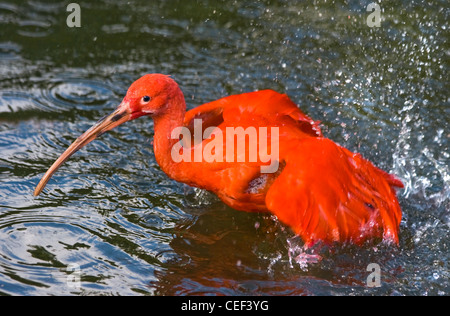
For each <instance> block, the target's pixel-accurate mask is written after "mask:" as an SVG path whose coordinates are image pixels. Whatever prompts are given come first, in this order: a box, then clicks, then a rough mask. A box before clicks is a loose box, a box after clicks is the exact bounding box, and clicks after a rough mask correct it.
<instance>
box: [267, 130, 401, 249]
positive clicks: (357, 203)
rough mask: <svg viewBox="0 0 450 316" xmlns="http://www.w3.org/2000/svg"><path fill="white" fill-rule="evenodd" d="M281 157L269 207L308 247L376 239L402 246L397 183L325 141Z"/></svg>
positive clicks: (310, 141)
mask: <svg viewBox="0 0 450 316" xmlns="http://www.w3.org/2000/svg"><path fill="white" fill-rule="evenodd" d="M280 151H281V155H282V157H281V159H284V161H285V167H284V169H283V171H282V172H281V174H280V175H279V177H278V178H277V179H276V180H275V181H274V183H273V184H272V186H271V187H270V189H269V190H268V192H267V195H266V206H267V208H268V209H269V210H270V211H271V212H272V213H274V214H275V215H276V216H277V217H278V218H279V219H280V220H281V221H282V222H284V223H286V224H287V225H289V226H291V227H292V228H293V230H294V231H295V232H296V233H297V234H299V235H300V236H301V237H302V238H303V239H304V240H305V242H306V243H307V244H314V243H315V242H316V241H318V240H323V241H326V242H334V241H353V242H355V243H362V242H364V241H365V240H367V239H368V238H371V237H372V238H373V237H377V236H380V237H381V236H383V238H384V239H386V240H391V241H393V242H395V243H398V227H399V224H400V220H401V210H400V207H399V204H398V201H397V197H396V192H395V189H394V188H393V186H402V184H401V182H400V181H399V180H397V179H395V178H394V177H393V176H391V175H388V174H387V173H385V172H383V171H381V170H380V169H378V168H376V167H375V166H373V165H372V164H371V163H370V162H369V161H367V160H365V159H363V158H362V157H361V155H359V154H353V153H351V152H350V151H348V150H346V149H344V148H342V147H340V146H338V145H336V144H335V143H333V142H332V141H331V140H329V139H326V138H307V139H303V140H298V141H296V142H295V141H293V142H291V143H290V144H284V148H282V149H280Z"/></svg>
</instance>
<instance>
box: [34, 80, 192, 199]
mask: <svg viewBox="0 0 450 316" xmlns="http://www.w3.org/2000/svg"><path fill="white" fill-rule="evenodd" d="M181 98H183V101H182V102H179V101H180V100H177V99H181ZM174 101H178V102H174ZM173 104H183V105H184V97H183V94H182V93H181V90H180V88H179V87H178V85H177V83H176V82H175V81H174V80H173V79H172V78H170V77H169V76H166V75H161V74H148V75H145V76H143V77H141V78H139V79H138V80H136V81H135V82H134V83H133V84H132V85H131V86H130V88H129V89H128V91H127V94H126V95H125V97H124V99H123V100H122V102H121V103H120V105H119V106H118V107H117V109H116V110H115V111H114V112H112V113H111V114H110V115H107V116H105V117H104V118H102V119H100V120H99V121H98V122H97V123H96V124H95V125H94V126H92V127H91V128H90V129H89V130H87V131H86V132H85V133H84V134H83V135H81V136H80V137H78V139H77V140H75V141H74V142H73V143H72V145H70V146H69V148H67V150H66V151H65V152H64V153H63V154H62V155H61V156H60V157H59V158H58V159H57V160H56V161H55V163H54V164H53V165H52V166H51V167H50V168H49V169H48V171H47V173H46V174H45V175H44V177H43V178H42V180H41V181H40V182H39V184H38V186H37V187H36V190H35V191H34V195H35V196H37V195H39V194H40V193H41V192H42V190H43V189H44V187H45V185H46V184H47V182H48V180H50V178H51V176H52V175H53V174H54V173H55V172H56V170H57V169H58V168H59V167H60V166H61V165H62V164H63V163H64V162H65V161H66V160H67V159H69V157H70V156H72V155H73V154H74V153H75V152H76V151H78V150H79V149H81V148H82V147H84V146H86V145H87V144H89V143H90V142H92V141H93V140H94V139H96V138H97V137H98V136H100V135H101V134H103V133H105V132H107V131H109V130H111V129H113V128H115V127H116V126H119V125H120V124H123V123H125V122H127V121H131V120H134V119H136V118H138V117H141V116H144V115H148V116H151V117H153V118H155V120H156V119H157V118H159V117H161V116H164V115H165V114H167V113H170V112H171V111H172V112H173V111H174V110H175V111H176V110H177V109H172V108H170V106H171V105H173ZM169 108H170V109H169Z"/></svg>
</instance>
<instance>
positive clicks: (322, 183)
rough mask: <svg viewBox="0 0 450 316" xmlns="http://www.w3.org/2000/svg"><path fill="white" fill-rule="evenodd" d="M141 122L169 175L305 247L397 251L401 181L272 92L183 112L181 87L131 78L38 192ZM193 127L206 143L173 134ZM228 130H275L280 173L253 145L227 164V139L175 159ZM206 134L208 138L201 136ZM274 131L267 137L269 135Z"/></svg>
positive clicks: (155, 77)
mask: <svg viewBox="0 0 450 316" xmlns="http://www.w3.org/2000/svg"><path fill="white" fill-rule="evenodd" d="M145 115H147V116H150V117H152V118H153V120H154V141H153V145H154V154H155V158H156V161H157V163H158V164H159V166H160V167H161V169H162V170H163V171H164V172H165V173H166V174H167V175H168V176H169V177H170V178H172V179H174V180H176V181H179V182H183V183H187V184H189V185H191V186H194V187H198V188H201V189H205V190H209V191H211V192H213V193H215V194H216V195H217V196H218V197H219V198H220V199H221V200H222V201H223V202H224V203H226V204H227V205H229V206H230V207H232V208H234V209H237V210H242V211H257V212H270V213H272V214H274V215H276V217H277V218H278V219H279V220H280V221H282V222H283V223H285V224H286V225H288V226H289V227H291V228H292V230H293V231H294V232H295V233H296V234H298V235H299V236H300V237H301V238H302V239H303V240H304V241H305V244H306V245H313V244H315V243H316V242H318V241H323V242H324V243H332V242H349V243H354V244H362V243H363V242H364V241H367V240H373V239H383V240H387V241H390V242H392V243H394V244H398V242H399V237H398V233H399V225H400V220H401V216H402V213H401V209H400V206H399V203H398V200H397V196H396V190H395V189H396V188H401V187H403V184H402V182H401V181H400V180H398V179H397V178H396V177H395V176H393V175H390V174H388V173H386V172H384V171H382V170H380V169H378V168H377V167H375V166H374V165H373V164H372V163H371V162H369V161H368V160H366V159H364V158H363V157H362V156H361V155H360V154H357V153H352V152H350V151H349V150H347V149H345V148H343V147H341V146H339V145H337V144H336V143H334V142H333V141H331V140H329V139H327V138H325V137H324V136H323V135H322V132H321V130H320V127H319V123H318V122H315V121H313V120H312V119H311V118H309V117H308V116H307V115H305V114H304V113H303V112H302V111H301V110H300V109H299V108H298V107H297V106H296V104H295V103H293V102H292V101H291V100H290V99H289V97H288V96H287V95H285V94H280V93H277V92H275V91H272V90H263V91H256V92H250V93H244V94H240V95H232V96H228V97H225V98H222V99H219V100H217V101H213V102H210V103H206V104H203V105H201V106H199V107H197V108H194V109H192V110H190V111H188V112H186V103H185V99H184V96H183V93H182V91H181V89H180V88H179V86H178V84H177V83H176V82H175V81H174V80H173V79H172V78H171V77H170V76H166V75H162V74H148V75H145V76H143V77H141V78H140V79H138V80H137V81H135V82H134V83H133V84H132V85H131V86H130V88H129V89H128V91H127V94H126V96H125V97H124V99H123V101H122V102H121V103H120V105H119V106H118V108H117V109H116V110H115V111H114V112H113V113H111V114H110V115H108V116H106V117H105V118H103V119H101V120H100V121H99V122H97V123H96V124H95V125H94V126H93V127H91V128H90V129H89V130H88V131H86V132H85V133H84V134H83V135H81V136H80V137H79V138H78V139H77V140H75V142H73V144H72V145H70V147H69V148H68V149H67V150H66V151H65V152H64V153H63V154H62V155H61V156H60V157H59V159H57V160H56V161H55V163H54V164H53V165H52V166H51V167H50V169H49V170H48V171H47V173H46V174H45V175H44V177H43V178H42V180H41V181H40V182H39V184H38V186H37V187H36V190H35V192H34V195H35V196H37V195H39V194H40V193H41V192H42V190H43V188H44V187H45V185H46V184H47V182H48V180H49V179H50V177H51V176H52V175H53V173H54V172H55V171H56V170H57V169H58V168H59V167H60V166H61V164H63V163H64V162H65V161H66V160H67V159H68V158H69V157H70V156H71V155H72V154H73V153H75V152H76V151H77V150H79V149H80V148H82V147H83V146H85V145H86V144H88V143H90V142H91V141H93V140H94V139H95V138H96V137H98V136H99V135H100V134H103V133H104V132H106V131H109V130H111V129H113V128H114V127H116V126H118V125H120V124H122V123H125V122H127V121H131V120H134V119H136V118H138V117H141V116H145ZM195 122H199V123H201V133H202V135H203V136H204V137H202V139H201V140H200V143H199V141H198V140H197V141H196V140H195V139H194V140H193V143H192V142H191V139H189V138H188V137H187V136H185V135H184V134H183V135H182V136H178V137H173V134H174V133H173V131H174V130H176V129H180V128H181V127H185V128H186V129H188V130H189V131H192V130H193V129H194V133H196V131H195V125H196V124H195ZM197 125H198V124H197ZM229 127H242V128H246V129H247V128H248V127H254V128H255V130H256V128H258V129H257V131H259V132H258V134H259V136H261V131H262V130H261V129H260V128H261V127H266V128H269V127H270V128H274V127H276V128H278V130H277V131H278V133H277V136H278V139H277V141H276V142H274V143H269V142H267V143H268V145H267V150H268V151H269V150H272V151H274V150H275V146H276V147H277V148H276V149H277V151H278V153H277V154H278V155H277V157H276V159H277V161H276V162H277V164H276V167H277V168H276V169H275V170H273V171H272V172H263V169H262V168H261V167H263V166H266V167H267V166H268V164H269V163H271V162H268V161H267V159H266V160H265V161H262V159H257V160H256V161H255V160H253V161H250V160H249V159H248V155H249V147H250V146H247V147H246V150H245V152H244V154H245V155H246V156H245V157H240V158H241V159H239V157H237V155H236V153H234V154H233V155H234V156H232V157H231V158H233V157H234V158H235V160H233V159H225V158H226V157H221V155H225V154H226V153H225V149H223V148H221V145H223V146H224V147H225V145H224V144H225V143H226V142H227V141H222V143H220V142H217V141H216V142H215V143H214V144H215V146H210V147H214V148H210V153H211V154H212V155H214V157H215V158H223V159H200V160H194V161H189V160H187V159H174V153H175V154H186V153H188V154H189V155H190V154H193V151H195V150H196V148H198V146H200V145H204V146H205V147H204V148H206V147H207V146H208V144H209V145H211V142H213V141H215V138H217V137H218V136H219V135H221V134H222V135H225V137H227V133H228V134H230V132H229V130H228V129H227V128H229ZM208 128H210V133H209V135H204V134H203V133H204V132H205V134H206V130H208ZM218 132H221V133H218ZM273 134H274V133H271V132H269V133H267V134H266V135H265V137H267V138H269V137H272V136H273ZM213 135H214V136H213ZM249 136H250V135H244V139H242V138H241V139H240V140H239V141H240V142H242V141H245V140H246V139H249ZM232 137H233V138H234V137H235V135H233V136H232ZM227 139H228V138H227ZM258 139H259V141H260V142H261V138H258ZM272 139H273V137H272ZM274 144H275V145H274ZM250 145H251V144H250ZM177 146H178V147H177ZM238 146H239V143H238V144H236V145H235V148H234V149H236V148H237V147H238ZM174 148H177V149H176V150H174ZM189 155H187V156H185V157H188V156H189ZM227 158H229V157H227ZM243 158H246V159H243ZM207 160H208V161H207ZM272 163H273V162H272Z"/></svg>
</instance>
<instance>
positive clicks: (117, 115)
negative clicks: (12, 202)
mask: <svg viewBox="0 0 450 316" xmlns="http://www.w3.org/2000/svg"><path fill="white" fill-rule="evenodd" d="M131 117H132V114H131V112H130V111H129V109H128V107H127V106H126V105H125V104H124V103H122V104H120V105H119V107H118V108H117V109H116V110H115V111H114V112H113V113H111V114H110V115H107V116H105V117H104V118H102V119H101V120H99V121H98V122H97V123H96V124H95V125H94V126H92V127H91V128H90V129H88V130H87V131H86V132H85V133H84V134H83V135H81V136H80V137H78V139H77V140H76V141H74V142H73V143H72V145H70V146H69V148H67V149H66V151H65V152H64V153H63V154H62V155H61V156H60V157H59V158H58V159H57V160H56V161H55V162H54V163H53V165H52V166H51V167H50V168H49V169H48V170H47V172H46V173H45V175H44V177H43V178H42V179H41V181H40V182H39V184H38V185H37V187H36V189H35V190H34V196H38V195H39V194H40V193H41V192H42V190H43V189H44V187H45V185H46V184H47V182H48V180H50V178H51V177H52V175H53V174H54V173H55V172H56V170H58V168H59V167H60V166H61V165H62V164H63V163H64V162H65V161H66V160H67V159H69V158H70V156H72V155H73V154H74V153H75V152H77V151H78V150H79V149H81V148H82V147H84V146H86V145H87V144H89V143H90V142H92V141H93V140H94V139H96V138H97V137H98V136H100V135H101V134H103V133H105V132H107V131H109V130H111V129H113V128H114V127H116V126H119V125H120V124H122V123H125V122H126V121H129V120H130V119H131Z"/></svg>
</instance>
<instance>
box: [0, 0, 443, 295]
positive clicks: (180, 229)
mask: <svg viewBox="0 0 450 316" xmlns="http://www.w3.org/2000/svg"><path fill="white" fill-rule="evenodd" d="M78 3H79V4H80V7H81V10H82V27H81V28H73V29H71V28H68V27H67V26H66V24H65V23H66V17H67V14H68V13H67V12H66V7H65V5H64V4H63V3H60V4H54V3H52V2H50V1H45V0H42V1H5V0H3V1H1V2H0V24H1V32H0V149H1V151H0V294H12V295H25V294H27V295H30V294H35V295H36V294H44V295H46V294H53V295H58V294H122V295H135V294H151V295H170V294H184V295H187V294H225V295H237V294H255V295H258V294H269V295H318V294H319V295H320V294H329V295H335V294H346V295H370V294H384V295H386V294H387V295H405V294H406V295H424V294H429V295H448V294H449V293H450V291H449V284H448V279H449V273H448V271H449V269H448V259H449V253H450V252H449V227H450V214H449V209H450V205H449V203H450V199H449V195H450V189H449V188H450V171H449V166H450V163H449V155H450V154H449V138H450V134H449V133H450V132H449V130H448V123H449V120H448V118H449V117H450V113H449V109H450V107H449V96H448V92H447V87H446V85H447V78H448V53H449V52H448V49H447V48H446V47H447V45H446V39H447V36H446V34H447V33H448V27H449V25H448V21H449V17H448V10H447V9H446V7H447V5H446V2H444V1H437V0H436V1H431V2H426V3H425V2H424V3H410V2H409V1H402V2H401V4H396V5H395V6H394V5H391V4H387V3H386V4H384V3H383V4H381V6H382V9H383V10H382V17H383V20H382V24H381V27H380V28H370V27H368V26H367V24H366V21H365V19H366V17H367V15H368V13H367V12H366V6H367V4H368V3H369V2H367V3H366V2H364V1H351V2H350V3H346V2H344V1H337V0H336V1H331V2H330V1H328V2H327V3H326V4H313V3H295V2H294V3H293V2H288V1H281V0H280V1H258V2H254V3H230V2H228V1H227V2H225V1H204V2H203V3H197V2H191V1H181V0H180V1H159V2H158V1H151V2H148V1H116V2H114V3H112V2H110V1H95V3H92V2H91V1H79V2H78ZM150 72H161V73H167V74H171V75H173V77H174V78H175V79H176V81H177V82H178V83H179V84H180V86H181V88H182V89H183V92H184V94H185V96H186V101H187V104H188V107H190V108H192V107H195V106H196V105H199V104H202V103H204V102H207V101H211V100H214V99H218V98H220V97H222V96H225V95H229V94H234V93H240V92H244V91H253V90H257V89H266V88H271V89H275V90H277V91H279V92H285V93H287V94H289V96H290V97H291V98H292V99H293V100H294V101H295V102H296V103H297V104H299V105H300V107H301V108H302V109H303V110H304V111H305V112H306V113H307V114H309V115H310V116H312V117H313V118H314V119H316V120H321V121H322V126H323V130H324V133H325V134H326V136H328V137H330V138H332V139H333V140H335V141H337V142H338V143H340V144H342V145H344V146H346V147H348V148H349V149H351V150H353V151H357V152H360V153H362V154H363V155H364V156H365V157H367V158H369V159H370V160H372V161H374V162H375V163H376V164H377V165H378V166H380V167H381V168H383V169H386V170H390V171H392V172H394V173H396V174H397V175H398V176H400V177H401V178H402V180H403V181H404V182H405V185H406V188H405V189H404V190H402V191H400V192H399V197H400V201H401V205H402V209H403V211H404V217H403V220H402V223H401V236H400V237H401V241H400V246H399V247H398V248H397V247H391V246H388V245H384V244H370V245H366V246H365V247H363V248H358V247H351V246H338V245H336V246H334V247H331V248H327V247H318V248H317V249H308V250H306V251H305V250H304V249H303V247H302V243H301V241H300V240H298V238H297V237H295V236H294V235H293V234H292V233H291V232H290V231H289V229H287V228H286V227H284V226H283V225H281V224H280V223H279V222H278V221H277V220H276V218H273V217H272V216H270V215H263V214H250V213H243V212H237V211H234V210H232V209H230V208H228V207H227V206H225V205H223V204H222V203H221V202H220V201H218V200H217V198H216V197H214V196H212V195H211V194H209V193H207V192H203V191H199V190H196V189H192V188H189V187H187V186H185V185H182V184H179V183H175V182H173V181H171V180H169V179H168V178H167V177H166V176H165V175H164V174H163V172H162V171H161V170H160V169H159V167H158V166H157V164H156V162H155V159H154V157H153V148H152V144H151V142H152V137H153V124H152V122H151V121H150V120H149V119H140V120H137V121H134V122H133V123H130V124H125V125H124V126H121V127H120V128H118V129H117V130H115V131H113V132H110V133H108V134H105V135H103V136H102V137H101V138H100V139H98V140H96V141H95V142H94V143H92V144H90V145H89V146H88V147H87V148H85V149H83V150H82V151H80V153H78V154H77V155H75V156H74V157H72V158H71V159H70V160H69V161H68V162H67V163H66V164H65V165H64V166H63V167H62V168H61V170H60V171H59V172H58V173H57V174H55V176H54V177H53V179H52V180H51V181H50V183H49V185H48V187H47V189H46V191H45V193H44V194H43V195H42V196H40V197H39V198H34V197H32V192H33V190H34V187H35V185H36V184H37V183H38V181H39V180H40V177H41V176H42V174H43V173H44V172H45V170H46V169H47V168H48V167H49V166H50V165H51V163H53V161H54V160H55V159H56V158H57V157H58V156H59V154H60V153H61V152H62V151H63V150H64V149H65V148H66V147H67V146H68V145H69V144H70V143H71V142H72V141H73V140H74V139H75V138H76V137H78V136H79V135H80V134H81V133H82V132H84V131H85V130H86V129H87V128H89V127H90V126H91V125H92V124H93V123H94V122H95V121H97V120H98V119H99V118H100V117H102V116H103V115H104V114H106V113H109V112H111V110H112V109H114V108H115V107H116V106H117V105H118V104H119V103H120V101H121V99H122V97H123V96H124V94H125V92H126V89H127V87H128V86H129V84H130V83H131V82H133V81H134V80H135V79H137V78H138V77H140V76H141V75H143V74H145V73H150ZM314 258H320V259H319V260H316V261H314V260H313V259H314ZM305 260H306V261H305ZM308 260H310V261H308ZM370 263H377V264H379V265H380V266H381V270H382V280H381V281H382V282H381V287H380V288H368V287H367V286H366V279H367V276H368V272H367V271H366V268H367V266H368V265H369V264H370ZM74 267H75V268H77V269H79V270H77V271H78V272H77V273H78V274H73V271H74ZM78 276H79V283H76V282H74V280H76V277H78Z"/></svg>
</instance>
